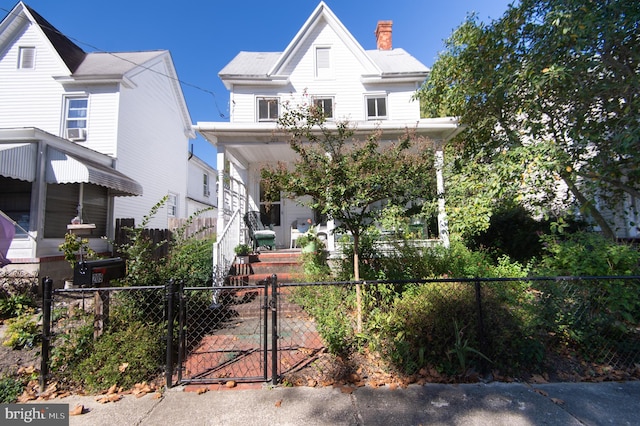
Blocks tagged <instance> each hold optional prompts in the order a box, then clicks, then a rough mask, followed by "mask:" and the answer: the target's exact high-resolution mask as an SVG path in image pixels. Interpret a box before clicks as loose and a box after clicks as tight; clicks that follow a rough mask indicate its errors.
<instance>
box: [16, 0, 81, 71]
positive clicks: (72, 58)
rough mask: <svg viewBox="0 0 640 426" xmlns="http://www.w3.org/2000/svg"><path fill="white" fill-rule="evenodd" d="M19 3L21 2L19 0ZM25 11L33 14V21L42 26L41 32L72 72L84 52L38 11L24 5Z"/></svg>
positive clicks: (79, 62)
mask: <svg viewBox="0 0 640 426" xmlns="http://www.w3.org/2000/svg"><path fill="white" fill-rule="evenodd" d="M20 4H23V3H22V2H20ZM25 8H26V9H27V11H28V12H29V13H30V14H31V15H32V16H33V19H34V21H35V22H36V23H37V24H38V25H39V26H40V28H42V32H43V33H44V35H45V36H46V37H47V38H48V39H49V41H50V42H51V44H52V45H53V48H54V49H56V51H57V52H58V54H59V55H60V58H62V60H63V61H64V63H65V64H66V65H67V68H69V71H71V72H72V73H73V72H75V70H76V69H77V68H78V65H80V64H81V63H82V61H83V60H84V57H85V55H86V53H85V52H84V50H82V49H81V48H80V47H78V46H77V45H76V44H75V43H74V42H72V41H71V40H69V39H68V38H67V37H65V36H64V35H63V34H62V33H61V32H60V31H58V30H57V29H56V28H55V27H54V26H53V25H51V24H50V23H49V21H47V20H46V19H44V18H43V17H42V16H40V14H38V12H36V11H35V10H33V9H31V8H30V7H29V6H26V5H25Z"/></svg>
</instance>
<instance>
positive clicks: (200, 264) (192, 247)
mask: <svg viewBox="0 0 640 426" xmlns="http://www.w3.org/2000/svg"><path fill="white" fill-rule="evenodd" d="M215 241H216V236H215V235H214V236H212V237H210V238H207V239H202V240H197V239H195V238H189V239H186V240H180V241H178V242H176V243H174V244H172V246H171V249H170V251H169V256H168V259H167V264H166V267H165V270H164V272H163V276H164V277H165V279H171V278H173V279H175V280H180V279H181V280H184V283H185V286H186V287H202V286H204V285H206V283H207V282H209V281H211V279H212V276H213V251H212V247H213V244H214V243H215Z"/></svg>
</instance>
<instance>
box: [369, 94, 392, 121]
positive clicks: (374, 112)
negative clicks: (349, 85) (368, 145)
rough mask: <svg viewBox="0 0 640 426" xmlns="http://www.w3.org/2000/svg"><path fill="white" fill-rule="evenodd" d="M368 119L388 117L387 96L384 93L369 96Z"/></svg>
mask: <svg viewBox="0 0 640 426" xmlns="http://www.w3.org/2000/svg"><path fill="white" fill-rule="evenodd" d="M366 101H367V120H381V119H386V118H387V97H386V96H384V95H375V96H367V98H366Z"/></svg>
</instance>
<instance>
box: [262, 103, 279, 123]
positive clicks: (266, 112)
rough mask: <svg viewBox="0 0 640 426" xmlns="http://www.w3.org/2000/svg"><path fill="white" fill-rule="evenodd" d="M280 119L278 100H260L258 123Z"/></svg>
mask: <svg viewBox="0 0 640 426" xmlns="http://www.w3.org/2000/svg"><path fill="white" fill-rule="evenodd" d="M277 119H278V98H258V121H276V120H277Z"/></svg>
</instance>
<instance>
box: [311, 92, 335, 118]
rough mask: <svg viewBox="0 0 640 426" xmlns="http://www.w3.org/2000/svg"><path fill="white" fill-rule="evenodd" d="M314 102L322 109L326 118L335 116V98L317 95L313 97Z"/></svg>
mask: <svg viewBox="0 0 640 426" xmlns="http://www.w3.org/2000/svg"><path fill="white" fill-rule="evenodd" d="M313 104H314V105H315V106H317V107H318V108H321V109H322V112H323V113H324V116H325V117H326V118H333V98H332V97H317V98H314V99H313Z"/></svg>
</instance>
